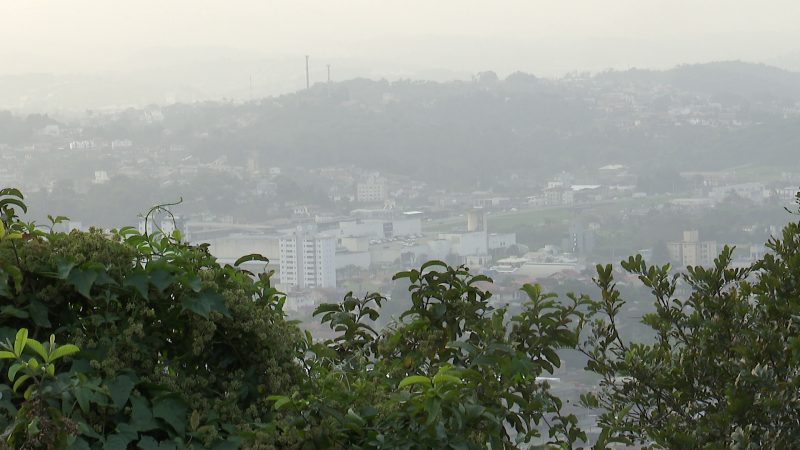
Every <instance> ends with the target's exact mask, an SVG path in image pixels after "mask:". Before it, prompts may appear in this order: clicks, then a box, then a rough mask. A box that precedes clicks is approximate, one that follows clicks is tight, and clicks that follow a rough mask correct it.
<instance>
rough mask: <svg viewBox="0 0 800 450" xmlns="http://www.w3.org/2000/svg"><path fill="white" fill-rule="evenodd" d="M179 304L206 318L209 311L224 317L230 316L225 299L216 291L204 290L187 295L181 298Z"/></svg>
mask: <svg viewBox="0 0 800 450" xmlns="http://www.w3.org/2000/svg"><path fill="white" fill-rule="evenodd" d="M181 306H183V308H184V309H188V310H189V311H192V312H193V313H195V314H198V315H200V316H202V317H204V318H206V319H207V318H208V315H209V314H210V313H211V312H218V313H221V314H222V315H223V316H225V317H231V313H230V311H229V310H228V307H227V306H226V305H225V299H224V298H223V297H222V296H221V295H219V294H218V293H216V292H214V291H210V290H205V291H202V292H200V293H199V294H197V295H189V296H186V297H184V298H183V299H182V300H181Z"/></svg>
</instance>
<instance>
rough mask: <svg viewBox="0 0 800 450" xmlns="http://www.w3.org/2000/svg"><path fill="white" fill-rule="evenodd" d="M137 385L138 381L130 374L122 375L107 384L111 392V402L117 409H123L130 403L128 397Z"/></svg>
mask: <svg viewBox="0 0 800 450" xmlns="http://www.w3.org/2000/svg"><path fill="white" fill-rule="evenodd" d="M135 385H136V383H135V382H134V381H133V379H131V377H129V376H128V375H120V376H118V377H116V378H114V380H113V381H111V382H109V383H108V384H106V386H108V390H109V391H110V392H111V402H112V403H113V404H114V406H115V407H116V408H117V409H121V408H122V407H123V406H125V404H126V403H128V398H129V397H130V396H131V391H133V387H134V386H135Z"/></svg>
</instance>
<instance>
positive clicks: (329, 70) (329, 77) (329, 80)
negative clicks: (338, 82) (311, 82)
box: [328, 64, 331, 84]
mask: <svg viewBox="0 0 800 450" xmlns="http://www.w3.org/2000/svg"><path fill="white" fill-rule="evenodd" d="M330 83H331V65H330V64H328V84H330Z"/></svg>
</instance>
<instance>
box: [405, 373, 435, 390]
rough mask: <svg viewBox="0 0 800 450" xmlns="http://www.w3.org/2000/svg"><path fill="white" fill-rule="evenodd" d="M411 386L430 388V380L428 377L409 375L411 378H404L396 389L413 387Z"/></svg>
mask: <svg viewBox="0 0 800 450" xmlns="http://www.w3.org/2000/svg"><path fill="white" fill-rule="evenodd" d="M413 384H422V385H425V386H430V385H431V379H430V378H428V377H424V376H422V375H411V376H408V377H405V378H404V379H403V380H402V381H401V382H400V384H398V385H397V388H398V389H402V388H404V387H406V386H410V385H413Z"/></svg>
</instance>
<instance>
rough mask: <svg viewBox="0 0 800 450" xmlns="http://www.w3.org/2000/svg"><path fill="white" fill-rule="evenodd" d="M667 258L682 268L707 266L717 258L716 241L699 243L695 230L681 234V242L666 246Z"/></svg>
mask: <svg viewBox="0 0 800 450" xmlns="http://www.w3.org/2000/svg"><path fill="white" fill-rule="evenodd" d="M667 251H668V252H669V257H670V259H671V260H673V261H677V262H679V263H681V265H683V266H708V265H711V264H713V263H714V258H716V257H717V242H716V241H701V240H700V233H699V232H698V231H697V230H690V231H684V232H683V240H682V241H680V242H669V243H668V244H667Z"/></svg>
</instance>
